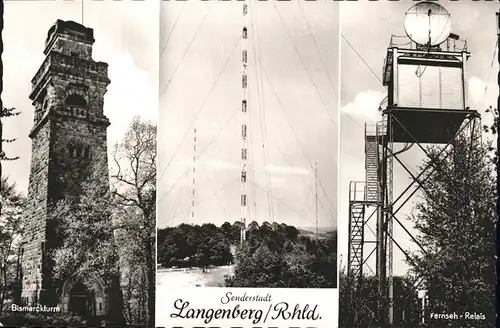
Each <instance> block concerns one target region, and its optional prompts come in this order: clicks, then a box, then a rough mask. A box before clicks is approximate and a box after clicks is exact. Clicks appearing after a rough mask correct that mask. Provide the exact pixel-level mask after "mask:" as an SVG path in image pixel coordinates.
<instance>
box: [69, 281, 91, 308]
mask: <svg viewBox="0 0 500 328" xmlns="http://www.w3.org/2000/svg"><path fill="white" fill-rule="evenodd" d="M91 300H92V299H91V297H90V292H89V290H88V289H87V287H86V286H85V285H84V284H83V283H81V282H78V283H76V284H75V285H74V286H73V288H72V289H71V292H70V296H69V312H71V313H74V314H79V315H82V316H86V315H88V314H92V312H91V309H90V303H93V302H91Z"/></svg>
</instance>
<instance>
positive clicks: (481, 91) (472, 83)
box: [468, 76, 498, 112]
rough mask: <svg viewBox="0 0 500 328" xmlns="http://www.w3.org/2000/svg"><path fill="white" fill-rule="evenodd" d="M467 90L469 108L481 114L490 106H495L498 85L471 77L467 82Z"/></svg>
mask: <svg viewBox="0 0 500 328" xmlns="http://www.w3.org/2000/svg"><path fill="white" fill-rule="evenodd" d="M468 89H469V90H468V91H469V92H468V96H469V105H470V106H471V108H474V109H476V110H478V111H480V112H483V111H484V110H485V109H486V108H488V107H489V106H490V105H491V106H494V105H495V104H496V97H497V90H498V85H496V84H494V83H489V82H485V81H483V80H481V79H480V78H478V77H475V76H473V77H471V78H469V80H468Z"/></svg>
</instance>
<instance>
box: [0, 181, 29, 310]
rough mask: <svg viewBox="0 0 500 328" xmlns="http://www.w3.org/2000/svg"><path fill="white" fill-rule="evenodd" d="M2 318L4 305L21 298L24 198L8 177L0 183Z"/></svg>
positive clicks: (0, 289)
mask: <svg viewBox="0 0 500 328" xmlns="http://www.w3.org/2000/svg"><path fill="white" fill-rule="evenodd" d="M0 206H1V208H2V211H1V214H0V227H1V229H0V316H2V313H3V310H4V304H5V303H6V301H7V300H10V299H19V297H20V287H21V285H20V283H21V282H20V262H19V256H20V252H19V250H20V237H21V232H22V212H23V209H24V197H23V196H21V194H20V193H19V192H18V191H17V190H16V186H15V184H11V183H10V182H9V181H8V179H7V178H6V177H2V178H1V181H0Z"/></svg>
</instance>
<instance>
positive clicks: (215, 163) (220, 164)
mask: <svg viewBox="0 0 500 328" xmlns="http://www.w3.org/2000/svg"><path fill="white" fill-rule="evenodd" d="M198 165H200V166H203V167H209V168H211V169H215V170H239V169H240V168H241V166H240V165H236V164H234V163H231V162H226V161H222V160H220V159H208V160H202V161H199V162H198Z"/></svg>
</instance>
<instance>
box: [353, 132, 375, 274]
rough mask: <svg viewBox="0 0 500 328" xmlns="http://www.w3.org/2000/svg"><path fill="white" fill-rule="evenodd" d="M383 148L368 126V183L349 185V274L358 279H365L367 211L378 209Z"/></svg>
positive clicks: (366, 181) (366, 166) (366, 163)
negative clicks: (364, 253) (364, 251)
mask: <svg viewBox="0 0 500 328" xmlns="http://www.w3.org/2000/svg"><path fill="white" fill-rule="evenodd" d="M379 145H380V137H379V135H378V134H377V129H376V126H375V125H374V126H366V125H365V181H351V183H350V184H349V254H348V268H349V274H351V275H352V276H353V277H355V278H361V277H362V275H363V272H362V269H363V262H364V257H363V248H364V244H365V243H366V242H368V241H366V240H365V232H364V227H365V224H366V220H367V218H366V217H367V215H366V214H367V212H368V211H367V208H368V207H369V206H374V207H376V206H378V205H379V203H380V199H379V181H378V168H379V158H380V153H379V150H380V148H379Z"/></svg>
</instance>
